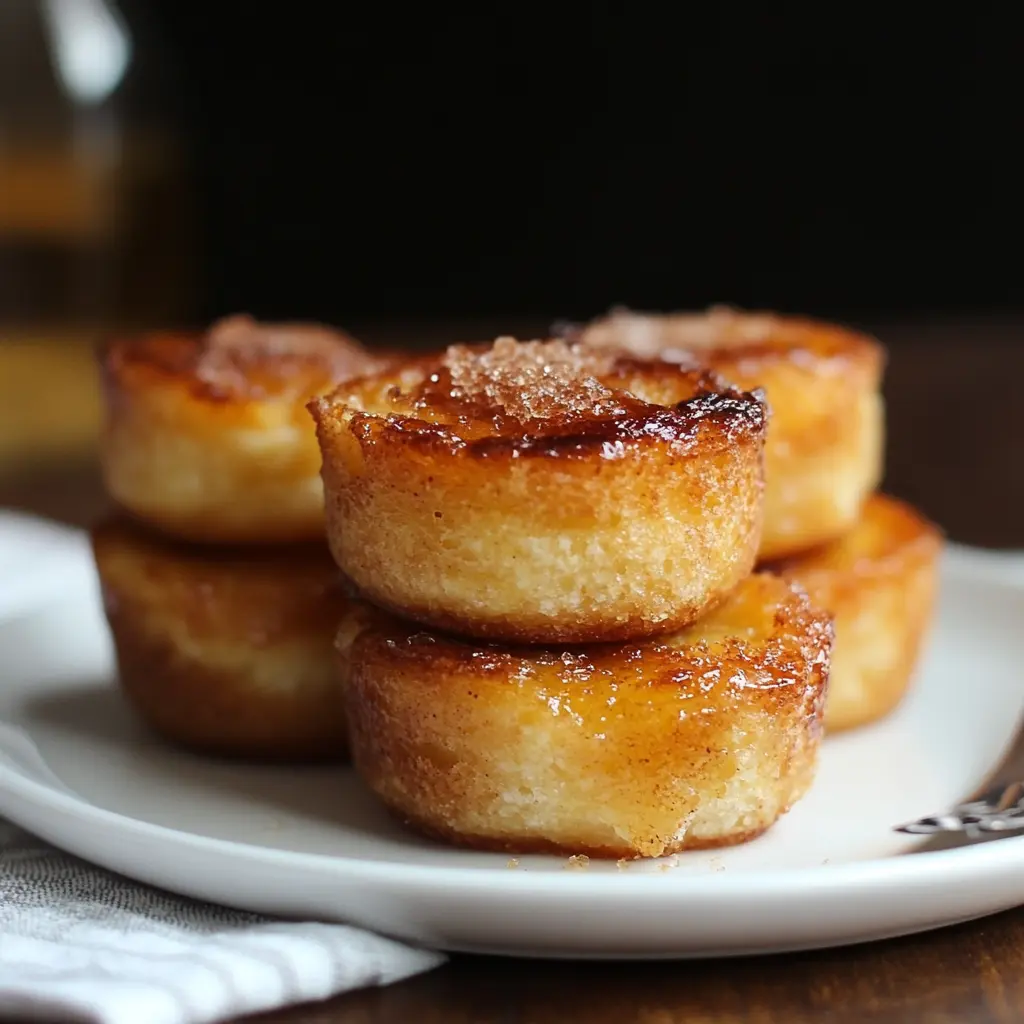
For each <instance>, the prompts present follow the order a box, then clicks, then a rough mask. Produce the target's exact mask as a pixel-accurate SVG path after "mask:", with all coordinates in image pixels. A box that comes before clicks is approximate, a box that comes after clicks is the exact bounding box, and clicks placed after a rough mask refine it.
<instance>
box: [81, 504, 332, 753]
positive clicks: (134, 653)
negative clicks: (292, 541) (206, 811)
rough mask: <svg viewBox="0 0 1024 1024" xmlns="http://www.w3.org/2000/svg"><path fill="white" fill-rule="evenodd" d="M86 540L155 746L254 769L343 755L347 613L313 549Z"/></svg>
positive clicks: (325, 560)
mask: <svg viewBox="0 0 1024 1024" xmlns="http://www.w3.org/2000/svg"><path fill="white" fill-rule="evenodd" d="M92 539H93V552H94V554H95V557H96V567H97V570H98V573H99V579H100V583H101V586H102V592H103V604H104V609H105V611H106V614H107V620H108V622H109V623H110V630H111V634H112V636H113V640H114V649H115V652H116V655H117V664H118V671H119V675H120V682H121V687H122V689H123V691H124V693H125V694H126V696H127V698H128V700H129V702H130V703H131V704H132V705H133V706H134V708H135V710H136V711H137V712H138V714H139V715H140V717H141V718H142V719H143V720H144V721H145V722H146V723H147V724H148V725H149V726H150V727H151V728H152V729H153V730H154V731H155V732H157V733H159V734H160V735H162V736H164V737H165V738H166V739H168V740H171V741H173V742H175V743H177V744H180V745H182V746H185V747H189V748H192V749H195V750H199V751H204V752H207V753H212V754H220V755H225V756H233V757H241V758H251V759H255V760H276V761H284V760H288V761H315V760H325V759H330V760H334V759H338V758H340V757H342V756H344V755H345V752H346V747H347V733H346V726H345V719H344V713H343V711H342V701H341V695H340V692H339V683H338V681H337V671H336V667H335V663H334V661H335V659H334V653H333V641H334V636H335V633H336V632H337V629H338V623H339V622H340V621H341V619H342V616H343V614H344V612H345V611H346V610H347V608H348V601H347V600H346V598H345V595H344V592H343V589H342V586H341V577H340V574H339V573H338V570H337V566H335V564H334V562H333V560H332V559H331V556H330V553H329V552H328V550H327V547H326V545H325V544H323V542H321V543H320V544H310V545H301V546H294V547H282V548H249V549H246V550H239V549H234V550H232V549H222V548H211V547H198V546H192V547H184V546H178V545H172V544H170V543H168V542H166V541H164V540H162V539H161V538H159V537H158V536H156V535H155V534H152V533H149V532H147V531H145V530H144V529H142V528H140V527H138V526H136V525H135V524H133V523H129V522H126V521H124V520H121V521H110V522H107V523H104V524H103V525H101V526H100V527H99V528H97V529H96V530H94V531H93V538H92Z"/></svg>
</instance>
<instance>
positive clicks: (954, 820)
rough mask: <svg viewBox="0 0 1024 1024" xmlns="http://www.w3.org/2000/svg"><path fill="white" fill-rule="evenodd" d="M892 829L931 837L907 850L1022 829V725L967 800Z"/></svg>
mask: <svg viewBox="0 0 1024 1024" xmlns="http://www.w3.org/2000/svg"><path fill="white" fill-rule="evenodd" d="M894 831H896V832H903V833H905V834H907V835H915V836H931V837H932V838H931V839H930V840H929V841H928V842H926V843H921V844H919V845H917V846H915V847H914V848H913V849H911V850H908V851H907V852H908V853H926V852H928V851H930V850H948V849H952V848H954V847H957V846H967V845H970V844H972V843H984V842H990V841H991V840H993V839H1002V838H1004V837H1005V836H1008V835H1015V834H1019V833H1022V832H1024V726H1022V727H1021V728H1020V729H1019V730H1018V732H1017V735H1016V737H1015V738H1014V741H1013V744H1012V745H1011V746H1010V749H1009V751H1008V752H1007V754H1006V756H1005V757H1004V758H1003V759H1002V761H1000V763H999V765H998V766H997V767H996V768H995V769H994V770H993V772H992V774H991V775H990V776H989V778H988V780H987V781H986V783H985V784H984V786H982V787H981V788H980V789H979V790H978V791H976V792H975V793H973V794H971V796H970V797H969V798H968V799H967V800H965V801H964V802H963V803H960V804H957V805H956V806H955V807H952V808H950V809H949V810H948V811H943V812H940V813H939V814H931V815H929V816H928V817H925V818H918V819H917V820H916V821H910V822H907V823H906V824H904V825H896V826H895V828H894Z"/></svg>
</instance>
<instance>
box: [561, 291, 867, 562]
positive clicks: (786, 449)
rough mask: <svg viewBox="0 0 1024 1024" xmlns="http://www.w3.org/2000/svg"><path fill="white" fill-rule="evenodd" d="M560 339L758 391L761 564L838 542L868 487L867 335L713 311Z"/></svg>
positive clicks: (604, 323) (600, 324)
mask: <svg viewBox="0 0 1024 1024" xmlns="http://www.w3.org/2000/svg"><path fill="white" fill-rule="evenodd" d="M570 333H571V334H573V336H575V337H577V338H578V339H580V340H581V341H583V342H584V343H585V344H587V345H592V346H594V347H596V348H598V349H601V350H613V351H614V350H621V351H625V352H629V353H632V354H633V355H635V356H638V357H640V358H644V359H653V358H663V359H668V360H678V359H683V360H689V359H692V358H698V359H699V360H700V361H701V362H702V363H705V364H707V365H708V366H710V367H711V368H712V369H714V370H716V371H718V372H719V373H721V374H722V376H723V377H725V378H726V379H727V380H729V381H731V382H732V383H734V384H735V385H736V386H737V387H740V388H746V389H748V390H749V389H753V388H757V387H761V388H764V391H765V394H766V396H767V398H768V404H769V406H770V407H771V426H770V428H769V430H768V441H767V444H766V446H765V483H766V491H765V511H764V532H763V535H762V539H761V551H760V557H761V558H764V559H769V558H781V557H784V556H786V555H789V554H793V553H794V552H798V551H802V550H806V549H807V548H809V547H813V546H815V545H818V544H822V543H825V542H826V541H829V540H832V539H834V538H835V537H838V536H840V535H841V534H842V533H843V532H844V531H846V530H848V529H850V528H851V527H852V526H853V524H854V523H855V522H856V521H857V517H858V515H859V514H860V507H861V505H862V504H863V502H864V500H865V498H866V497H867V496H868V494H870V493H871V491H873V490H874V488H875V487H877V486H878V482H879V480H880V479H881V474H882V462H883V442H884V438H883V435H884V409H883V403H882V398H881V395H880V392H879V387H880V383H881V375H882V370H883V364H884V352H883V349H882V347H881V346H880V345H879V344H878V342H876V341H875V340H874V339H872V338H869V337H867V336H865V335H863V334H858V333H855V332H853V331H850V330H846V329H845V328H842V327H838V326H834V325H832V324H826V323H820V322H817V321H813V320H806V319H799V318H796V317H782V316H776V315H774V314H770V313H739V312H735V311H733V310H730V309H726V308H720V307H716V308H713V309H711V310H709V311H708V312H707V313H702V314H673V315H669V316H648V315H643V314H636V313H630V312H626V311H618V312H613V313H612V314H611V315H610V316H608V317H606V318H604V319H601V320H597V321H595V322H594V323H592V324H590V325H589V326H587V327H585V328H583V329H581V330H575V331H570Z"/></svg>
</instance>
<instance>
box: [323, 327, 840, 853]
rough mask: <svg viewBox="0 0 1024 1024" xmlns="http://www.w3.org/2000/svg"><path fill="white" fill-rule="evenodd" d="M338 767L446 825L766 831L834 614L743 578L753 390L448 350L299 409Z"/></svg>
mask: <svg viewBox="0 0 1024 1024" xmlns="http://www.w3.org/2000/svg"><path fill="white" fill-rule="evenodd" d="M311 409H312V411H313V414H314V417H315V418H316V421H317V431H318V437H319V439H320V446H321V449H322V452H323V460H324V466H323V477H324V487H325V497H326V501H327V529H328V538H329V541H330V544H331V548H332V551H333V553H334V556H335V559H336V561H337V562H338V564H339V566H340V567H341V569H342V570H343V572H344V573H345V575H346V576H347V577H348V578H349V579H350V580H352V582H353V583H354V585H355V586H356V587H357V588H358V590H359V592H360V593H361V595H362V596H363V598H364V600H365V601H366V602H367V603H366V604H364V605H363V606H362V609H361V611H360V613H359V615H358V616H353V617H352V618H351V619H350V621H349V623H348V627H347V628H343V629H342V631H341V634H340V635H339V643H338V646H339V655H340V658H341V670H342V671H341V681H342V684H343V688H344V691H345V702H346V709H347V712H348V716H349V724H350V743H351V747H352V755H353V759H354V762H355V767H356V769H357V770H358V771H359V773H360V774H361V776H362V777H363V779H364V780H365V782H366V783H367V784H368V785H369V786H370V788H371V789H372V790H373V791H374V792H375V793H376V794H377V795H378V796H379V797H380V798H381V799H382V800H383V801H384V803H385V804H386V805H387V806H388V807H389V808H391V810H392V811H394V812H395V813H396V814H397V815H399V816H400V817H401V818H402V819H403V820H404V821H406V822H408V823H410V824H412V825H413V826H415V827H417V828H418V829H419V830H421V831H423V832H426V833H428V834H431V835H434V836H436V837H439V838H442V839H444V840H447V841H449V842H453V843H457V844H460V845H466V846H471V847H475V848H480V849H497V850H505V851H509V852H516V853H518V852H524V851H525V852H528V851H549V852H556V853H564V854H570V855H587V856H591V857H594V856H600V857H612V858H629V857H637V856H659V855H662V854H667V853H672V852H675V851H677V850H682V849H688V848H694V847H707V846H716V845H726V844H731V843H737V842H741V841H744V840H747V839H750V838H752V837H753V836H755V835H757V834H759V833H760V832H763V831H764V830H765V829H766V828H768V827H769V826H770V825H771V824H772V823H773V822H774V821H775V820H776V819H777V818H778V817H779V816H780V815H781V814H783V813H784V812H785V811H786V810H787V809H788V808H789V807H790V806H791V805H792V804H793V803H794V801H796V800H797V799H799V797H800V796H801V795H802V794H803V793H804V792H805V791H806V789H807V788H808V786H809V784H810V782H811V780H812V778H813V774H814V768H815V764H816V756H817V751H818V745H819V740H820V736H821V732H822V725H821V716H822V707H823V701H824V696H825V688H826V682H827V678H828V667H829V655H830V650H831V646H832V624H831V618H830V616H829V615H828V613H827V612H825V611H823V610H820V609H817V608H815V607H814V606H813V605H812V604H811V602H810V601H809V599H808V598H807V596H806V595H805V594H804V593H802V592H801V591H800V590H799V589H798V588H796V587H794V586H792V585H791V584H790V583H788V582H787V581H785V580H783V579H782V578H780V577H778V576H776V575H772V574H768V573H760V574H752V572H751V570H752V569H753V567H754V564H755V559H756V557H757V553H758V549H759V544H760V538H761V533H762V525H763V518H764V504H765V502H764V487H763V453H764V444H765V438H766V436H767V426H768V423H767V420H768V416H767V409H766V407H765V404H764V402H763V400H762V398H761V397H760V396H759V395H756V394H752V393H750V392H746V391H743V390H740V389H738V388H735V387H733V386H732V385H730V384H727V383H725V382H724V381H723V380H722V379H721V378H719V377H718V376H717V375H716V374H715V373H713V372H709V371H708V370H707V369H706V368H704V367H702V366H700V365H699V364H698V363H696V362H694V361H685V362H683V361H676V362H666V361H658V360H645V359H638V358H636V357H634V356H632V355H629V354H626V355H621V354H618V353H616V352H605V351H601V350H598V349H597V348H596V347H584V346H577V345H571V344H567V343H566V342H564V341H558V340H556V341H550V342H529V343H520V342H516V341H513V340H511V339H500V340H499V341H497V342H495V343H494V344H493V345H490V346H481V347H475V346H474V347H453V348H450V349H448V350H447V351H446V352H444V353H441V354H438V355H436V356H432V357H428V358H425V359H420V360H408V361H406V362H405V363H403V364H401V365H398V366H394V367H391V368H389V369H388V370H386V371H384V372H381V373H378V374H375V375H371V376H367V377H364V378H362V379H360V380H357V381H353V382H349V383H347V384H345V385H343V386H342V387H341V388H340V389H339V390H338V391H337V392H336V393H335V394H333V395H331V396H329V397H327V398H324V399H320V400H318V401H316V402H313V403H311Z"/></svg>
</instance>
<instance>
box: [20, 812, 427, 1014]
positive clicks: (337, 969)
mask: <svg viewBox="0 0 1024 1024" xmlns="http://www.w3.org/2000/svg"><path fill="white" fill-rule="evenodd" d="M443 960H444V957H443V956H442V955H441V954H439V953H432V952H427V951H424V950H419V949H413V948H412V947H409V946H403V945H402V944H401V943H398V942H394V941H392V940H391V939H385V938H383V937H381V936H379V935H374V934H372V933H370V932H365V931H362V930H360V929H358V928H352V927H349V926H347V925H339V924H314V923H291V922H285V921H275V920H273V919H271V918H267V917H262V916H260V915H257V914H248V913H243V912H240V911H235V910H228V909H225V908H223V907H216V906H212V905H210V904H206V903H199V902H197V901H194V900H189V899H184V898H181V897H178V896H173V895H171V894H169V893H165V892H162V891H160V890H158V889H152V888H149V887H147V886H145V885H140V884H138V883H135V882H132V881H129V880H128V879H126V878H122V877H121V876H119V875H116V874H113V873H112V872H109V871H105V870H103V869H102V868H96V867H93V866H91V865H89V864H86V863H85V862H84V861H81V860H78V859H77V858H76V857H72V856H69V855H68V854H65V853H61V852H60V851H59V850H56V849H54V848H53V847H50V846H47V845H46V844H45V843H43V842H41V841H39V840H38V839H35V838H34V837H32V836H30V835H28V834H27V833H25V832H23V831H21V830H20V829H18V828H15V827H14V826H12V825H9V824H7V823H5V822H0V1017H18V1018H21V1019H24V1018H26V1017H32V1018H35V1019H41V1020H52V1021H89V1022H97V1024H191V1022H199V1021H218V1020H224V1019H231V1018H234V1017H238V1016H241V1015H243V1014H247V1013H255V1012H257V1011H260V1010H270V1009H273V1008H275V1007H281V1006H288V1005H292V1004H295V1003H302V1002H308V1001H311V1000H318V999H325V998H327V997H329V996H332V995H337V994H338V993H340V992H346V991H349V990H350V989H357V988H363V987H366V986H369V985H387V984H389V983H391V982H393V981H399V980H401V979H402V978H407V977H409V976H411V975H413V974H418V973H420V972H421V971H426V970H429V969H430V968H432V967H435V966H437V965H438V964H440V963H441V962H443Z"/></svg>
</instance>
